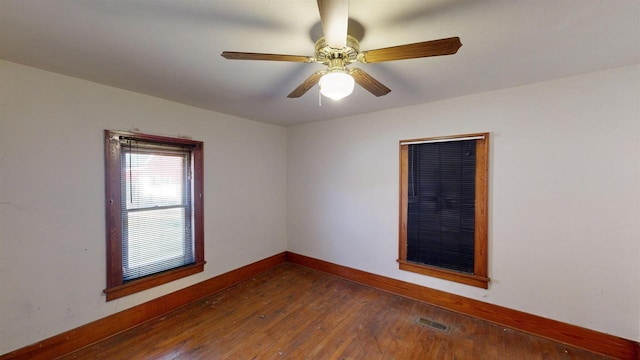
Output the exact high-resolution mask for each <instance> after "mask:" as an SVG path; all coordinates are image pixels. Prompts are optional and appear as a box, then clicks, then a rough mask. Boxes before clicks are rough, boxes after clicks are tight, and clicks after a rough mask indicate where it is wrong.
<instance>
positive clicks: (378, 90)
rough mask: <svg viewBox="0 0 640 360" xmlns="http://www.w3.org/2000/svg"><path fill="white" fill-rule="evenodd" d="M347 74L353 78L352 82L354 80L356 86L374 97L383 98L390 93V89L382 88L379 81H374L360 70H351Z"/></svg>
mask: <svg viewBox="0 0 640 360" xmlns="http://www.w3.org/2000/svg"><path fill="white" fill-rule="evenodd" d="M349 73H350V74H351V76H353V80H355V81H356V82H357V83H358V85H360V86H362V87H363V88H365V89H367V91H369V92H370V93H372V94H373V95H375V96H384V95H387V94H388V93H390V92H391V89H389V88H388V87H386V86H384V85H383V84H382V83H381V82H380V81H378V80H376V79H374V78H373V77H372V76H371V75H369V74H367V73H366V72H365V71H364V70H362V69H358V68H356V69H353V70H351V71H350V72H349Z"/></svg>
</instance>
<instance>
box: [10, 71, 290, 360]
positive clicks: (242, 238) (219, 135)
mask: <svg viewBox="0 0 640 360" xmlns="http://www.w3.org/2000/svg"><path fill="white" fill-rule="evenodd" d="M104 129H117V130H138V129H139V130H140V131H142V132H146V133H152V134H160V135H169V136H189V137H192V138H194V139H197V140H202V141H204V159H205V164H204V168H205V176H204V177H205V183H204V189H205V212H204V214H205V259H206V261H207V264H206V265H205V271H204V272H203V273H200V274H197V275H194V276H191V277H189V278H186V279H182V280H178V281H175V282H172V283H169V284H166V285H164V286H161V287H159V288H155V289H152V290H148V291H145V292H143V293H139V294H135V295H131V296H128V297H125V298H122V299H119V300H115V301H112V302H109V303H106V302H105V297H104V295H103V294H102V290H103V288H104V287H105V281H106V280H105V279H106V275H105V225H104V218H105V214H104V150H103V140H102V137H103V133H102V132H103V130H104ZM285 151H286V129H285V128H282V127H278V126H272V125H266V124H261V123H257V122H254V121H249V120H245V119H241V118H236V117H232V116H227V115H223V114H218V113H214V112H211V111H205V110H200V109H196V108H192V107H188V106H184V105H181V104H177V103H172V102H168V101H164V100H160V99H156V98H152V97H148V96H143V95H140V94H136V93H132V92H127V91H123V90H119V89H114V88H110V87H106V86H102V85H98V84H95V83H91V82H87V81H82V80H78V79H73V78H69V77H65V76H61V75H56V74H53V73H49V72H44V71H40V70H36V69H32V68H28V67H24V66H20V65H16V64H12V63H8V62H2V61H0V354H3V353H6V352H8V351H10V350H14V349H17V348H20V347H23V346H25V345H28V344H31V343H33V342H35V341H37V340H41V339H44V338H47V337H50V336H52V335H55V334H58V333H60V332H63V331H65V330H68V329H71V328H74V327H77V326H79V325H82V324H85V323H87V322H90V321H93V320H96V319H98V318H102V317H105V316H107V315H110V314H113V313H115V312H117V311H120V310H123V309H125V308H128V307H131V306H134V305H137V304H140V303H142V302H145V301H148V300H150V299H153V298H156V297H158V296H161V295H164V294H167V293H169V292H171V291H175V290H178V289H180V288H183V287H186V286H188V285H191V284H194V283H197V282H200V281H203V280H205V279H208V278H211V277H213V276H215V275H217V274H220V273H223V272H226V271H229V270H232V269H235V268H238V267H241V266H244V265H246V264H248V263H251V262H253V261H256V260H260V259H263V258H265V257H268V256H271V255H274V254H276V253H280V252H282V251H285V250H286V204H285V200H286V188H285V187H286V178H285V176H286V153H285Z"/></svg>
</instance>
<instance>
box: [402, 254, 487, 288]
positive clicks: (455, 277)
mask: <svg viewBox="0 0 640 360" xmlns="http://www.w3.org/2000/svg"><path fill="white" fill-rule="evenodd" d="M398 263H399V264H400V270H406V271H411V272H414V273H418V274H422V275H428V276H432V277H437V278H440V279H444V280H450V281H455V282H458V283H461V284H466V285H471V286H475V287H479V288H483V289H488V288H489V281H491V280H490V279H489V278H488V277H484V276H478V275H474V274H467V273H462V272H457V271H453V270H446V269H441V268H436V267H433V266H428V265H423V264H417V263H413V262H409V261H406V260H398Z"/></svg>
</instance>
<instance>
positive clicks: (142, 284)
mask: <svg viewBox="0 0 640 360" xmlns="http://www.w3.org/2000/svg"><path fill="white" fill-rule="evenodd" d="M205 263H206V262H201V263H197V264H192V265H187V266H183V267H179V268H177V269H173V270H169V271H165V272H163V273H160V274H156V275H150V276H147V277H144V278H141V279H137V280H132V281H129V282H127V283H125V284H122V285H118V286H114V287H112V288H108V289H104V293H105V294H107V301H111V300H115V299H119V298H121V297H124V296H127V295H131V294H134V293H137V292H140V291H143V290H147V289H150V288H152V287H154V286H158V285H162V284H166V283H168V282H171V281H173V280H178V279H181V278H184V277H187V276H189V275H193V274H196V273H199V272H202V271H204V264H205Z"/></svg>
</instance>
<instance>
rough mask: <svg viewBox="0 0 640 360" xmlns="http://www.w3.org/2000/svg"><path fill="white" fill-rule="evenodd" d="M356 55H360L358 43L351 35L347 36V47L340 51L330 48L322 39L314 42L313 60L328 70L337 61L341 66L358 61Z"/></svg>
mask: <svg viewBox="0 0 640 360" xmlns="http://www.w3.org/2000/svg"><path fill="white" fill-rule="evenodd" d="M358 53H360V43H358V40H357V39H356V38H354V37H353V36H351V35H347V45H346V46H345V47H343V48H342V49H336V48H332V47H331V46H329V45H327V43H326V41H325V40H324V37H321V38H320V39H318V41H316V45H315V60H316V62H319V63H322V64H325V65H327V66H329V67H330V68H331V67H332V66H335V65H334V64H336V63H337V62H338V61H336V60H338V59H339V60H340V63H342V66H344V65H347V64H350V63H352V62H355V61H358Z"/></svg>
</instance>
